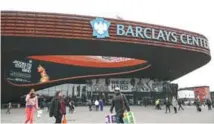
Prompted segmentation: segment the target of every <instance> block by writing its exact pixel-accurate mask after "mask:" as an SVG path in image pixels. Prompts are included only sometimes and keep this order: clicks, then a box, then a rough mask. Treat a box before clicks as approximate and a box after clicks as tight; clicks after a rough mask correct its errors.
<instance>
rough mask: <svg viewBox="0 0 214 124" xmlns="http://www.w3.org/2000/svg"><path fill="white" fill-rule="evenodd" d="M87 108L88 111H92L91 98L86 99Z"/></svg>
mask: <svg viewBox="0 0 214 124" xmlns="http://www.w3.org/2000/svg"><path fill="white" fill-rule="evenodd" d="M88 108H89V111H92V100H91V99H89V100H88Z"/></svg>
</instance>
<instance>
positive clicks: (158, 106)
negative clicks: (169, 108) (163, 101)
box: [155, 99, 161, 110]
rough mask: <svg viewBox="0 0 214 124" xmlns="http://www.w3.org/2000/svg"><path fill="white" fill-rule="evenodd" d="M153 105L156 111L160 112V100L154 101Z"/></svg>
mask: <svg viewBox="0 0 214 124" xmlns="http://www.w3.org/2000/svg"><path fill="white" fill-rule="evenodd" d="M155 105H156V109H158V110H161V108H160V99H157V100H156V101H155Z"/></svg>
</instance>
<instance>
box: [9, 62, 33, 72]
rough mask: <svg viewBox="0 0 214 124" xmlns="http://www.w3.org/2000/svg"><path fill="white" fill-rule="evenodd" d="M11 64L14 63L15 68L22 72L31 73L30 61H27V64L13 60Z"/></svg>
mask: <svg viewBox="0 0 214 124" xmlns="http://www.w3.org/2000/svg"><path fill="white" fill-rule="evenodd" d="M13 63H14V66H15V68H20V69H22V72H27V73H31V69H32V60H29V63H26V62H22V61H18V60H14V61H13Z"/></svg>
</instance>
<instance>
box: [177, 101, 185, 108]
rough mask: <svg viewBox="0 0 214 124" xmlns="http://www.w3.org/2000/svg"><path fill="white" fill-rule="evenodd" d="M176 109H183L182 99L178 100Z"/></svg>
mask: <svg viewBox="0 0 214 124" xmlns="http://www.w3.org/2000/svg"><path fill="white" fill-rule="evenodd" d="M178 106H179V107H178V110H180V109H182V110H184V108H183V107H182V100H181V99H180V100H178Z"/></svg>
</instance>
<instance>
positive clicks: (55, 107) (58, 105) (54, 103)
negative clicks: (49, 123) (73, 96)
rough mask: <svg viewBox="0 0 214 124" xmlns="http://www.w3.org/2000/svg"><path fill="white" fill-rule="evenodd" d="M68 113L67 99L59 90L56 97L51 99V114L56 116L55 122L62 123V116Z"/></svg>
mask: <svg viewBox="0 0 214 124" xmlns="http://www.w3.org/2000/svg"><path fill="white" fill-rule="evenodd" d="M65 115H66V104H65V100H64V98H63V97H62V92H61V91H57V92H56V94H55V97H54V98H53V99H52V100H51V103H50V110H49V116H50V117H53V116H54V117H55V119H56V122H55V123H61V122H62V117H63V116H64V117H65Z"/></svg>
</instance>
